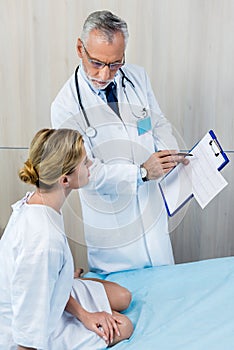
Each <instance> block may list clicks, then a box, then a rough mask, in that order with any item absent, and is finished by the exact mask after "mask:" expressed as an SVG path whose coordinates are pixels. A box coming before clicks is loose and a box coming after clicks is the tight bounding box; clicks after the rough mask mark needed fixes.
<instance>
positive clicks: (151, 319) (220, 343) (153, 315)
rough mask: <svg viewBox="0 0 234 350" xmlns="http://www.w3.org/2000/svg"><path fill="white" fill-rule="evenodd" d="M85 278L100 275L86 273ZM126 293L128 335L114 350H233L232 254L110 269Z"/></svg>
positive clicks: (233, 261) (111, 278)
mask: <svg viewBox="0 0 234 350" xmlns="http://www.w3.org/2000/svg"><path fill="white" fill-rule="evenodd" d="M86 276H87V277H99V278H103V276H100V275H97V274H93V273H89V274H87V275H86ZM104 278H105V279H107V280H109V281H113V282H117V283H119V284H121V285H122V286H125V287H126V288H128V289H129V290H130V291H131V292H132V296H133V299H132V303H131V305H130V307H129V308H128V309H127V310H126V311H125V314H126V315H128V317H129V318H130V319H131V320H132V322H133V324H134V328H135V329H134V333H133V335H132V337H131V338H130V339H129V340H127V341H123V342H121V343H119V344H117V345H116V346H115V347H114V349H116V350H124V349H127V350H132V349H134V350H151V349H152V350H231V349H234V257H229V258H219V259H211V260H204V261H200V262H195V263H186V264H179V265H172V266H161V267H153V268H146V269H140V270H132V271H125V272H118V273H112V274H109V275H107V276H105V277H104Z"/></svg>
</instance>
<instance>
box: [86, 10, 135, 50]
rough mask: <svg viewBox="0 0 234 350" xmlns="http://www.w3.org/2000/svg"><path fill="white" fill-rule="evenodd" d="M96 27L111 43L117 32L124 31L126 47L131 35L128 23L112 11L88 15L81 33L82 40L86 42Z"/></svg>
mask: <svg viewBox="0 0 234 350" xmlns="http://www.w3.org/2000/svg"><path fill="white" fill-rule="evenodd" d="M94 29H97V30H100V32H101V33H102V35H103V38H104V39H105V40H107V41H108V42H109V43H111V42H112V41H113V37H114V35H115V34H116V32H122V34H123V36H124V44H125V48H126V46H127V42H128V36H129V34H128V26H127V23H126V22H125V21H123V20H122V19H121V18H120V17H117V16H116V15H114V14H113V13H111V12H110V11H105V10H104V11H96V12H93V13H91V14H90V15H89V16H88V17H87V19H86V21H85V23H84V26H83V30H82V33H81V40H82V41H83V42H84V43H86V42H87V39H88V36H89V34H90V32H91V31H92V30H94Z"/></svg>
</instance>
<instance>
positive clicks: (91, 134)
mask: <svg viewBox="0 0 234 350" xmlns="http://www.w3.org/2000/svg"><path fill="white" fill-rule="evenodd" d="M78 70H79V66H77V67H76V70H75V86H76V93H77V98H78V102H79V106H80V108H81V111H82V114H83V116H84V119H85V122H86V125H87V127H86V130H85V135H86V136H87V137H90V138H92V137H95V136H96V135H97V130H96V129H95V128H94V127H93V126H91V124H90V122H89V118H88V116H87V113H86V111H85V108H84V106H83V103H82V101H81V95H80V88H79V83H78ZM119 70H120V72H121V74H122V82H121V83H122V87H123V91H124V94H125V96H126V99H127V101H128V104H129V107H130V110H131V113H132V115H133V116H134V117H135V118H138V119H140V118H141V119H142V118H144V117H145V116H146V108H144V107H143V108H142V112H141V114H142V115H140V116H137V115H136V114H135V113H134V112H133V110H132V107H131V104H130V101H129V98H128V95H127V92H126V84H125V81H127V82H128V83H129V84H130V85H131V87H132V89H133V90H134V92H135V94H136V96H137V98H138V100H139V102H140V104H141V105H142V106H143V103H142V100H141V98H140V96H139V94H138V93H137V91H136V88H135V85H134V84H133V82H132V81H131V80H130V79H129V78H128V77H127V76H126V74H125V73H124V71H123V70H122V69H121V68H120V69H119Z"/></svg>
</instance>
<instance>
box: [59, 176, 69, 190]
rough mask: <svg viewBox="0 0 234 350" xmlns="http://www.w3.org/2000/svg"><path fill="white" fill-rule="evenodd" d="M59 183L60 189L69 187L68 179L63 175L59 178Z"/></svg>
mask: <svg viewBox="0 0 234 350" xmlns="http://www.w3.org/2000/svg"><path fill="white" fill-rule="evenodd" d="M59 183H60V185H61V186H62V187H69V186H70V182H69V178H68V176H66V175H63V176H61V177H60V179H59Z"/></svg>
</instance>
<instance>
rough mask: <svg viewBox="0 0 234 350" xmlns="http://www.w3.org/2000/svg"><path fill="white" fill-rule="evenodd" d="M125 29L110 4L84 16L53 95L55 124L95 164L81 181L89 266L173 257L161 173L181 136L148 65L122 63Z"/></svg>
mask: <svg viewBox="0 0 234 350" xmlns="http://www.w3.org/2000/svg"><path fill="white" fill-rule="evenodd" d="M127 41H128V29H127V24H126V22H125V21H123V20H122V19H120V18H119V17H117V16H115V15H113V14H112V13H111V12H109V11H97V12H94V13H91V14H90V15H89V17H88V18H87V19H86V21H85V23H84V26H83V31H82V34H81V37H80V38H78V40H77V53H78V56H79V57H80V59H81V63H80V65H79V66H78V67H77V69H76V71H75V74H73V75H72V76H71V78H70V79H69V80H68V81H67V82H66V84H65V85H64V86H63V88H62V89H61V91H60V92H59V94H58V95H57V97H56V98H55V100H54V102H53V103H52V109H51V119H52V125H53V127H55V128H64V127H65V128H66V127H69V128H75V129H77V130H79V132H80V133H81V134H82V135H83V137H84V140H85V147H86V150H87V153H88V155H89V157H90V158H91V159H92V161H93V164H92V166H91V167H90V183H89V185H88V186H86V187H85V188H84V189H80V190H79V191H80V192H79V194H80V201H81V205H82V214H83V224H84V232H85V239H86V243H87V249H88V263H89V267H90V270H91V271H95V272H98V273H109V272H113V271H120V270H128V269H137V268H142V267H149V266H157V265H165V264H173V263H174V259H173V253H172V248H171V242H170V237H169V233H168V222H167V214H166V211H165V207H164V203H163V200H162V197H161V194H160V193H159V188H158V180H159V179H160V178H161V177H162V176H163V175H164V174H166V173H167V172H169V171H170V170H171V169H172V168H173V167H174V166H175V165H176V164H177V163H178V162H183V163H184V164H187V163H188V161H187V160H186V159H185V158H184V157H183V156H179V155H177V149H178V146H177V142H176V140H175V138H174V137H173V135H172V129H171V125H170V123H169V122H168V121H167V119H166V118H165V117H164V116H163V115H162V112H161V110H160V108H159V105H158V103H157V101H156V99H155V97H154V93H153V91H152V88H151V85H150V81H149V78H148V76H147V74H146V73H145V71H144V69H143V68H141V67H138V66H136V65H130V64H126V63H125V49H126V45H127Z"/></svg>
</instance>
